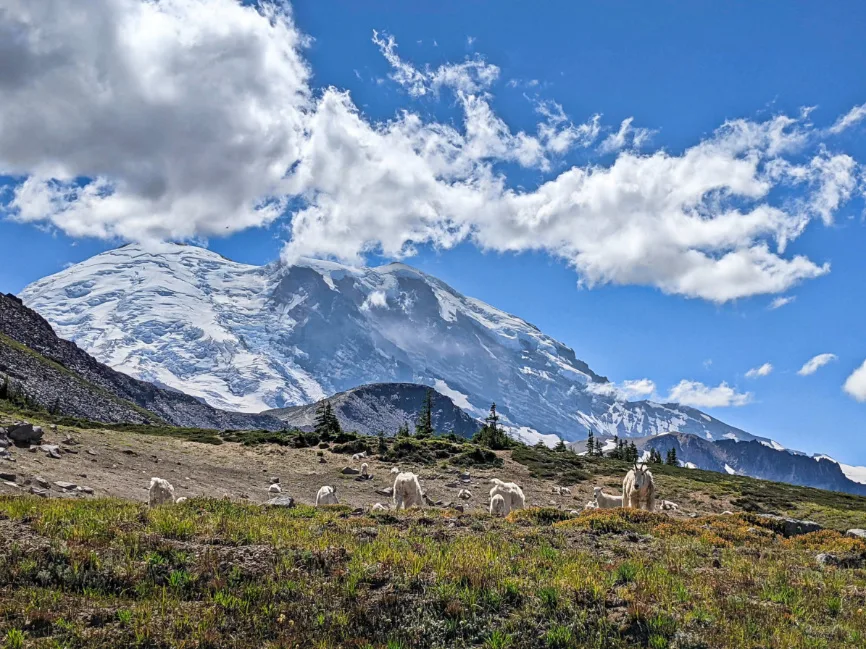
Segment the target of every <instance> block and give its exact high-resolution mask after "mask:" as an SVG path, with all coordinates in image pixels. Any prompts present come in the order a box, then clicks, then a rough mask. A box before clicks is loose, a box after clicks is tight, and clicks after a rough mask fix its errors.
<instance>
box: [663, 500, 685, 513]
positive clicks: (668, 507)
mask: <svg viewBox="0 0 866 649" xmlns="http://www.w3.org/2000/svg"><path fill="white" fill-rule="evenodd" d="M679 508H680V506H679V505H677V504H676V503H675V502H672V501H670V500H663V501H662V502H661V505H660V506H659V509H664V510H665V511H677V510H678V509H679Z"/></svg>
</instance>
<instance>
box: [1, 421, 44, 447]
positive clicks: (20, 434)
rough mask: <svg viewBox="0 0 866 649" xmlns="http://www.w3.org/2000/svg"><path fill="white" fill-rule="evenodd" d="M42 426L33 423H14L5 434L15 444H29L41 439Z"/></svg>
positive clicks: (38, 441) (37, 442)
mask: <svg viewBox="0 0 866 649" xmlns="http://www.w3.org/2000/svg"><path fill="white" fill-rule="evenodd" d="M42 435H43V432H42V427H41V426H34V425H33V424H16V425H14V426H12V427H11V428H10V429H9V430H8V431H7V432H6V436H7V437H8V438H9V439H10V440H12V442H13V443H14V444H15V446H30V445H32V444H39V443H40V442H41V441H42Z"/></svg>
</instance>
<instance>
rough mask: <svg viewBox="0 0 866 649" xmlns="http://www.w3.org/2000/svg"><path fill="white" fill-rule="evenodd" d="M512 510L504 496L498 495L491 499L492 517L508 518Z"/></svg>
mask: <svg viewBox="0 0 866 649" xmlns="http://www.w3.org/2000/svg"><path fill="white" fill-rule="evenodd" d="M509 511H510V508H509V507H508V501H507V500H505V497H504V496H502V494H496V495H495V496H493V497H492V498H491V499H490V515H491V516H500V517H501V516H508V512H509Z"/></svg>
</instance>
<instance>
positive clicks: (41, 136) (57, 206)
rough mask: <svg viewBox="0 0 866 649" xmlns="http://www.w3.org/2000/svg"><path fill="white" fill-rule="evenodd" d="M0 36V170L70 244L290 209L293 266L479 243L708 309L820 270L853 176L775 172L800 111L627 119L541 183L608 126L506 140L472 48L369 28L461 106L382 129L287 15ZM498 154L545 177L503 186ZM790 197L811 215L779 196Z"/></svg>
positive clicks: (251, 12) (93, 24)
mask: <svg viewBox="0 0 866 649" xmlns="http://www.w3.org/2000/svg"><path fill="white" fill-rule="evenodd" d="M0 34H5V35H11V37H7V38H0V94H2V97H3V101H2V102H0V173H4V174H12V175H15V176H17V177H18V178H19V179H20V182H19V183H18V185H17V186H16V189H15V193H14V199H13V201H12V203H11V205H10V206H9V209H10V211H11V215H12V217H13V218H16V219H18V220H21V221H28V222H49V223H51V224H53V225H54V226H55V227H57V228H60V229H62V230H64V231H65V232H67V233H69V234H71V235H72V236H83V235H91V236H99V237H106V238H111V237H120V238H123V239H131V240H134V239H159V238H172V239H190V238H196V237H207V236H217V235H221V234H230V233H232V232H235V231H238V230H241V229H244V228H248V227H255V226H260V225H263V224H267V223H270V222H272V221H273V220H274V219H276V218H278V217H279V216H280V215H281V214H283V212H284V210H285V208H286V206H287V205H291V206H292V207H293V208H295V207H296V206H298V207H297V211H296V212H295V213H294V214H293V215H292V219H291V226H290V233H291V240H290V241H289V242H288V243H287V246H286V248H285V250H284V257H285V258H286V259H291V258H293V257H294V256H297V255H302V254H306V255H325V256H333V257H335V258H339V259H341V260H344V261H355V262H357V261H360V260H361V259H362V258H363V256H364V255H365V254H367V253H369V252H371V251H376V252H379V253H381V254H383V255H385V256H390V257H402V256H406V255H410V254H412V253H413V252H414V251H415V249H416V247H417V246H418V245H422V244H425V243H428V244H432V245H434V246H437V247H439V248H449V247H452V246H454V245H456V244H458V243H461V242H464V241H471V242H472V243H474V244H475V245H477V246H479V247H481V248H483V249H488V250H495V251H502V252H522V251H531V250H532V251H541V252H546V253H548V254H550V255H553V256H555V257H558V258H560V259H562V260H564V261H565V262H566V263H568V264H570V265H571V266H572V267H573V268H574V269H575V271H576V272H577V273H578V274H579V276H580V279H581V281H582V282H583V284H585V285H587V286H593V285H601V284H637V285H645V286H652V287H656V288H658V289H660V290H662V291H664V292H666V293H671V294H677V295H683V296H687V297H697V298H702V299H706V300H711V301H714V302H719V303H721V302H726V301H729V300H734V299H738V298H742V297H747V296H751V295H760V294H777V293H783V292H785V291H787V290H789V289H790V288H791V287H792V286H794V285H796V284H798V283H799V282H801V281H804V280H806V279H810V278H814V277H818V276H820V275H822V274H824V273H827V272H828V271H829V265H828V264H825V263H821V262H820V261H819V262H817V263H816V262H814V261H812V260H811V259H809V258H807V257H805V256H802V255H788V254H786V253H785V250H786V246H787V244H788V243H789V242H790V241H792V240H793V239H795V238H796V237H797V236H799V235H800V234H801V233H802V231H803V229H804V228H805V227H806V225H807V224H808V223H809V221H810V219H812V218H817V217H820V218H821V219H822V220H824V221H825V222H827V223H829V222H831V221H832V218H833V215H834V213H835V212H836V211H837V210H838V209H839V208H840V207H841V206H842V205H843V204H844V202H845V201H847V200H848V198H849V197H850V196H851V193H852V191H853V186H852V185H851V181H850V178H856V177H857V174H858V173H861V172H862V168H861V167H860V166H859V165H858V164H857V163H855V162H854V161H853V160H852V159H851V158H848V157H847V156H844V155H842V154H835V155H832V156H831V155H830V154H827V153H825V152H820V153H819V154H818V155H816V156H814V158H813V159H812V161H811V162H808V163H802V162H797V161H789V160H786V159H784V158H783V157H782V156H783V155H786V154H789V153H797V154H798V155H799V154H800V153H801V152H802V150H803V149H804V148H805V147H806V146H807V145H808V144H809V143H810V142H812V141H813V140H814V138H815V137H816V135H815V129H814V128H813V127H812V126H811V124H809V123H808V121H807V117H808V112H807V111H804V112H803V113H801V114H800V115H799V116H798V117H787V116H776V117H773V118H771V119H768V120H766V121H763V122H757V121H750V120H735V121H731V122H727V123H725V124H724V125H723V126H722V127H721V128H719V129H718V130H717V131H716V132H715V133H713V134H711V135H710V136H708V137H706V138H704V139H703V140H700V141H698V142H696V143H695V144H693V146H691V147H689V148H687V149H685V150H684V151H681V152H678V153H672V152H667V151H665V150H657V151H653V152H649V153H647V154H642V153H638V152H637V150H638V149H640V147H641V146H646V144H647V139H648V137H649V135H650V132H649V131H648V130H647V129H637V128H633V127H632V120H631V119H630V118H629V119H627V120H625V121H624V122H623V123H622V124H621V125H620V127H619V130H618V131H617V132H616V133H613V134H611V135H610V136H609V137H608V138H607V139H606V140H605V141H604V142H603V143H602V145H601V146H602V148H603V149H604V150H609V151H611V152H614V151H619V153H617V154H616V156H615V157H614V159H613V160H612V161H611V162H610V163H606V164H605V165H600V164H592V163H590V164H587V165H586V166H583V167H571V168H567V169H565V170H564V171H562V172H561V173H558V174H557V175H553V174H552V169H553V168H554V165H553V163H552V159H553V158H555V157H557V156H560V155H562V154H563V153H565V152H567V151H568V150H570V149H571V148H573V147H577V146H582V147H588V146H592V145H594V143H595V142H596V141H597V138H598V137H599V133H600V131H601V129H602V125H601V121H600V118H599V117H598V116H593V117H591V118H590V119H589V120H587V121H586V122H585V123H578V124H575V123H573V122H572V120H570V119H569V118H568V117H567V116H566V115H565V112H564V111H563V110H562V108H561V107H560V106H558V105H557V104H555V103H553V102H549V103H545V104H541V105H540V106H539V112H540V117H541V122H540V123H539V124H538V125H537V126H536V128H535V131H534V132H524V131H517V132H515V131H513V130H512V129H511V128H510V127H509V126H508V124H506V122H505V121H504V120H503V119H502V118H501V117H500V116H499V115H497V114H496V112H495V111H494V109H493V103H492V102H493V97H492V95H491V91H492V88H493V86H494V85H495V83H496V82H497V80H498V79H499V75H500V70H499V68H498V67H497V66H495V65H493V64H491V63H488V62H487V61H485V60H484V59H483V58H481V57H478V56H476V57H473V58H469V59H467V60H465V61H462V62H459V63H455V64H445V65H441V66H439V67H436V68H431V67H425V68H423V69H419V68H418V67H416V66H414V65H412V64H410V63H408V62H406V61H404V60H403V59H401V58H400V57H399V56H398V55H397V49H396V42H395V41H394V39H393V38H391V37H389V36H384V35H379V34H374V37H373V38H374V41H375V43H376V44H377V45H378V46H379V48H380V49H381V51H382V53H383V55H384V56H385V58H386V59H387V61H388V62H389V63H390V65H391V78H392V79H393V80H394V81H396V82H398V83H400V84H402V85H403V86H404V87H405V88H406V90H407V92H408V93H409V95H411V96H413V97H426V98H428V99H431V98H432V99H435V98H436V97H438V96H439V95H440V94H441V93H444V92H446V91H447V92H450V93H453V94H454V96H455V97H456V99H457V104H456V105H457V106H458V108H459V109H460V110H461V111H462V113H463V121H462V123H460V124H458V125H452V124H450V123H443V122H436V121H431V120H430V119H425V118H422V117H421V116H420V115H419V114H418V113H415V112H412V111H411V110H406V111H403V112H400V113H398V114H397V115H396V116H395V117H394V118H392V119H390V120H387V121H384V122H376V123H374V122H371V121H370V120H369V119H367V118H366V117H365V116H364V115H362V114H361V113H360V111H359V110H358V108H357V107H356V105H355V104H354V103H353V101H352V99H351V98H350V96H349V95H348V93H346V92H344V91H341V90H340V89H336V88H324V89H318V90H316V91H314V90H313V89H312V88H311V87H310V70H309V69H308V66H307V64H306V62H305V61H304V59H303V57H302V54H301V52H302V49H303V46H304V43H305V42H306V38H305V37H304V36H303V35H302V34H301V33H300V32H299V31H298V29H297V28H296V27H295V25H294V24H293V22H292V19H291V16H290V15H289V12H288V9H287V7H286V6H285V5H283V4H279V5H274V4H270V3H268V2H260V3H258V5H257V8H256V7H251V6H243V5H241V4H239V3H238V2H236V0H163V1H161V2H144V1H143V0H93V1H92V2H87V3H70V2H64V1H63V0H44V1H43V2H39V3H34V2H26V1H24V0H5V2H4V11H3V12H2V13H0ZM611 138H613V139H612V140H611ZM608 140H611V141H610V143H609V144H605V142H607V141H608ZM507 163H512V164H518V165H521V166H523V167H525V168H528V169H535V170H540V172H541V173H542V174H544V175H542V176H541V177H542V179H543V181H542V182H541V183H540V184H539V185H538V186H536V187H528V188H522V187H514V186H513V185H512V184H511V183H509V181H508V178H507V177H506V176H505V173H506V172H505V170H506V169H507V166H506V164H507ZM784 185H797V186H798V188H799V189H800V190H801V192H802V200H801V201H800V202H799V203H797V204H792V202H791V201H787V200H782V199H779V198H777V196H776V194H777V192H776V191H774V190H776V189H777V188H779V187H782V186H784ZM780 201H781V203H780Z"/></svg>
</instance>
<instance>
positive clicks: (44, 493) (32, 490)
mask: <svg viewBox="0 0 866 649" xmlns="http://www.w3.org/2000/svg"><path fill="white" fill-rule="evenodd" d="M30 493H32V494H33V495H34V496H39V497H40V498H48V490H47V489H39V488H37V487H30Z"/></svg>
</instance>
